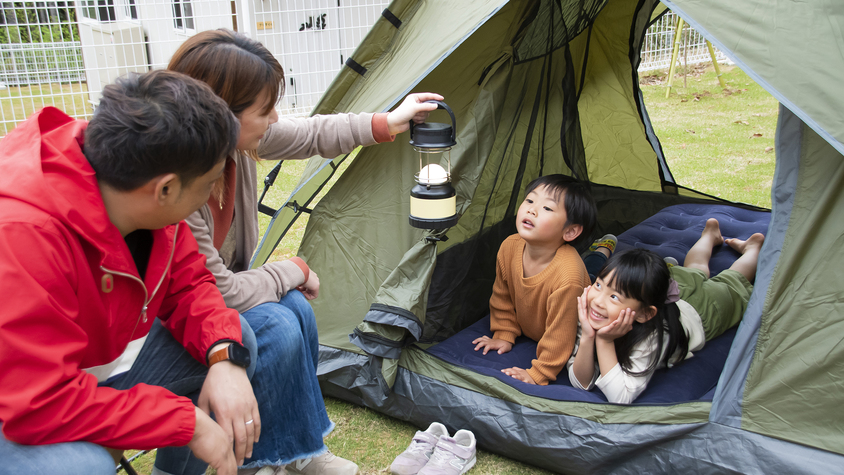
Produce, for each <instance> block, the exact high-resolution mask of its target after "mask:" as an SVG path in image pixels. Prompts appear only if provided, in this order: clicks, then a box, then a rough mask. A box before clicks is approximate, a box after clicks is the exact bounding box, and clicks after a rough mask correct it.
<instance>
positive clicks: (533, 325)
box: [489, 234, 590, 385]
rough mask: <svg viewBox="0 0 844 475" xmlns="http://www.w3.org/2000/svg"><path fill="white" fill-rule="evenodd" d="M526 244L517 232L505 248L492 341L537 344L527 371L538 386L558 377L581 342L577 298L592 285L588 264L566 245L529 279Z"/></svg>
mask: <svg viewBox="0 0 844 475" xmlns="http://www.w3.org/2000/svg"><path fill="white" fill-rule="evenodd" d="M524 250H525V241H524V240H523V239H522V238H521V237H520V236H519V235H518V234H514V235H512V236H510V237H508V238H507V239H505V240H504V242H503V243H502V244H501V248H500V249H499V250H498V260H497V265H496V270H495V284H494V285H493V288H492V298H490V299H489V311H490V322H491V323H490V329H491V330H492V332H493V338H496V339H500V340H505V341H509V342H510V343H513V342H515V341H516V337H517V336H519V335H525V336H526V337H528V338H530V339H532V340H535V341H537V342H538V345H537V347H536V359H535V360H533V361H532V362H531V364H532V366H531V367H530V368H529V369H528V370H527V371H528V374H530V377H531V378H533V380H534V381H535V382H536V384H542V385H545V384H548V382H549V381H554V380H556V379H557V375H558V374H559V373H560V371H562V369H563V367H564V366H565V364H566V361H568V359H569V356H571V352H572V350H573V349H574V343H575V340H576V339H577V297H578V296H580V295H581V294H582V293H583V288H584V287H586V286H587V285H589V284H590V281H589V274H588V273H587V272H586V267H585V266H584V265H583V260H582V259H581V258H580V255H578V253H577V250H575V249H574V247H572V246H570V245H568V244H564V245H562V246H560V248H559V249H557V254H556V255H555V256H554V259H553V260H552V261H551V263H550V264H548V266H547V267H546V268H545V269H543V270H542V272H540V273H539V274H537V275H534V276H533V277H528V278H525V277H524V271H523V269H522V256H523V254H524Z"/></svg>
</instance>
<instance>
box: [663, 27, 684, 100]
mask: <svg viewBox="0 0 844 475" xmlns="http://www.w3.org/2000/svg"><path fill="white" fill-rule="evenodd" d="M685 24H686V22H684V21H683V19H682V18H680V17H677V27H676V29H675V30H674V50H673V51H671V67H670V68H668V89H666V90H665V98H666V99H668V95H669V94H671V84H672V83H674V70H675V69H674V68H675V66H676V65H677V54H679V52H680V38H681V36H682V34H683V26H684V25H685Z"/></svg>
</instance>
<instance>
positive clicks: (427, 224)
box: [410, 214, 458, 229]
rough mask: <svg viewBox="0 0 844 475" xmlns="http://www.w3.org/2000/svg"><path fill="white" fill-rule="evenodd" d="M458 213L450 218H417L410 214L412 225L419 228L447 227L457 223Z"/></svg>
mask: <svg viewBox="0 0 844 475" xmlns="http://www.w3.org/2000/svg"><path fill="white" fill-rule="evenodd" d="M457 219H458V218H457V215H456V214H455V215H454V216H450V217H448V218H435V219H432V218H417V217H416V216H413V215H412V214H411V215H410V225H411V226H413V227H414V228H418V229H446V228H450V227H452V226H454V225H455V224H457Z"/></svg>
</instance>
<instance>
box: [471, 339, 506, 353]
mask: <svg viewBox="0 0 844 475" xmlns="http://www.w3.org/2000/svg"><path fill="white" fill-rule="evenodd" d="M472 344H473V345H475V351H478V350H480V349H481V348H483V349H484V354H487V352H489V350H498V354H499V355H503V354H504V353H507V352H508V351H510V350H512V349H513V344H512V343H510V342H509V341H504V340H496V339H494V338H490V337H488V336H486V335H484V336H482V337H480V338H475V339H474V340H472Z"/></svg>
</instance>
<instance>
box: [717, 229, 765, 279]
mask: <svg viewBox="0 0 844 475" xmlns="http://www.w3.org/2000/svg"><path fill="white" fill-rule="evenodd" d="M764 242H765V235H763V234H760V233H756V234H754V235H752V236H750V237H749V238H747V241H742V240H741V239H735V238H732V239H727V240H726V243H727V245H728V246H730V247H731V248H733V249H735V250H736V251H738V252H740V253H741V257H739V258H738V259H737V260H736V261H735V262H733V265H731V266H730V269H732V270H734V271H738V272H739V273H741V275H743V276H744V277H745V278H746V279H747V280H748V282H750V283H753V280H754V279H755V278H756V264H757V263H758V262H759V250H760V249H762V244H763V243H764Z"/></svg>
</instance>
